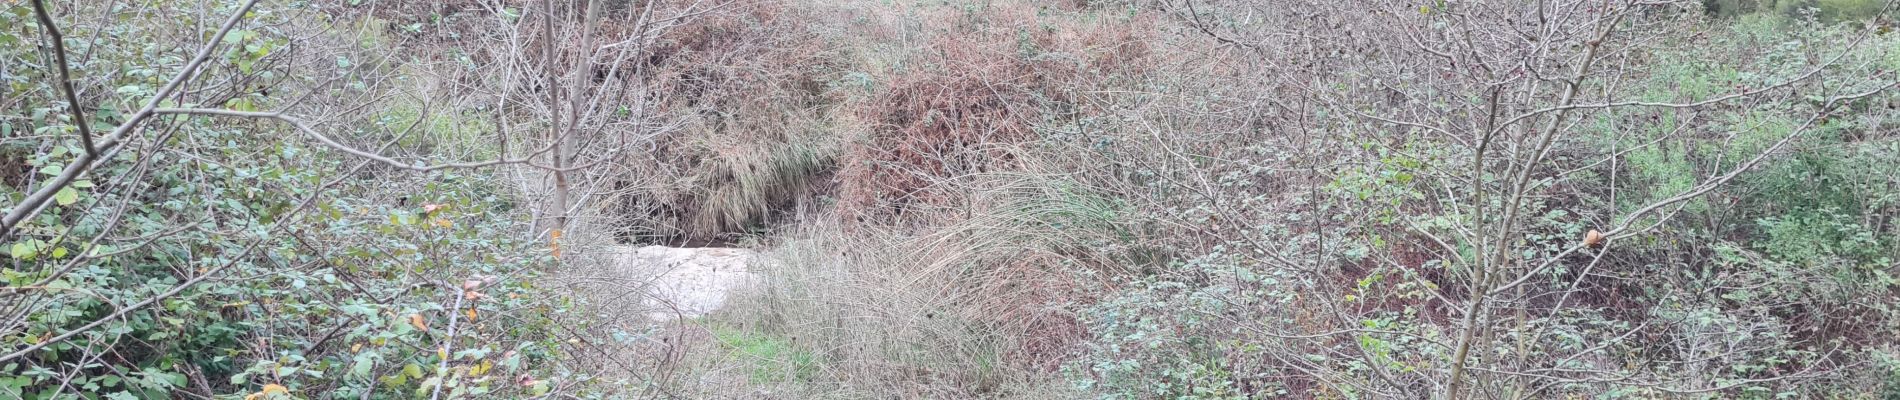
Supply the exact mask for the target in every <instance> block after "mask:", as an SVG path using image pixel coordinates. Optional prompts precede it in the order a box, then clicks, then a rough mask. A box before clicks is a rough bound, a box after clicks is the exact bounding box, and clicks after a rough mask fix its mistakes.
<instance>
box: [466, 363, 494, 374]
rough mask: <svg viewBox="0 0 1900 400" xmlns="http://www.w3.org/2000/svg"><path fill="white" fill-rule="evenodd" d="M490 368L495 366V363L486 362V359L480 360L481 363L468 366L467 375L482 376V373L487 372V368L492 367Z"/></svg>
mask: <svg viewBox="0 0 1900 400" xmlns="http://www.w3.org/2000/svg"><path fill="white" fill-rule="evenodd" d="M492 368H495V364H494V363H491V362H488V360H482V363H481V364H475V366H474V367H469V369H468V375H469V376H482V375H484V374H487V373H488V370H489V369H492Z"/></svg>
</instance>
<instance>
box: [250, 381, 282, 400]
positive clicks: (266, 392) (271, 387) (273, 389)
mask: <svg viewBox="0 0 1900 400" xmlns="http://www.w3.org/2000/svg"><path fill="white" fill-rule="evenodd" d="M279 394H290V388H286V387H284V385H279V384H275V383H272V384H268V385H264V389H263V390H258V391H257V393H251V395H249V396H244V400H262V399H269V398H271V395H279Z"/></svg>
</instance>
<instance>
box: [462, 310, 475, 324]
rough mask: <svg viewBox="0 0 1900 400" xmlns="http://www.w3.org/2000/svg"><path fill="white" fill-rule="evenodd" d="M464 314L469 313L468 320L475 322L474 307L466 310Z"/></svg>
mask: <svg viewBox="0 0 1900 400" xmlns="http://www.w3.org/2000/svg"><path fill="white" fill-rule="evenodd" d="M464 314H467V315H468V321H469V322H475V309H474V308H470V309H468V311H466V312H464Z"/></svg>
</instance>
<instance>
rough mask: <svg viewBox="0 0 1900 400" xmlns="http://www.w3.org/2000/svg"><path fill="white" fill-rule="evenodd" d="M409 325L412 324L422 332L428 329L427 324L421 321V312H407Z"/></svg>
mask: <svg viewBox="0 0 1900 400" xmlns="http://www.w3.org/2000/svg"><path fill="white" fill-rule="evenodd" d="M409 326H414V327H416V329H419V330H421V331H423V332H428V331H429V324H428V323H426V322H423V321H422V314H409Z"/></svg>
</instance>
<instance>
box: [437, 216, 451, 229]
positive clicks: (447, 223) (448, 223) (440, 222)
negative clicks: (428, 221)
mask: <svg viewBox="0 0 1900 400" xmlns="http://www.w3.org/2000/svg"><path fill="white" fill-rule="evenodd" d="M435 226H437V227H442V228H447V227H451V226H455V222H453V221H449V220H448V219H445V218H436V219H435Z"/></svg>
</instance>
